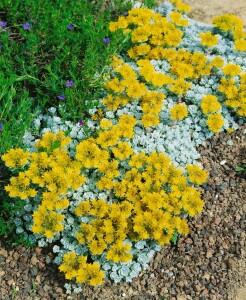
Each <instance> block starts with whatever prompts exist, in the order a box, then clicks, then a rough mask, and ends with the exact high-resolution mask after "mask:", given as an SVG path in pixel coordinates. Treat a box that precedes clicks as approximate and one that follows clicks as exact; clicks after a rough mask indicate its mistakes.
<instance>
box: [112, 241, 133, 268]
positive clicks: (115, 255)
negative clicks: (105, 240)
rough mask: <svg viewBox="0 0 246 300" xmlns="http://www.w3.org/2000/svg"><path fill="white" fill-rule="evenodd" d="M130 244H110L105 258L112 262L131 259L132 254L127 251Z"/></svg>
mask: <svg viewBox="0 0 246 300" xmlns="http://www.w3.org/2000/svg"><path fill="white" fill-rule="evenodd" d="M130 249H131V246H130V245H129V244H123V242H118V243H117V244H113V245H111V246H110V248H109V250H108V252H107V254H106V258H107V259H108V260H111V261H113V262H116V263H117V262H120V261H122V262H128V261H130V260H131V259H132V254H130V253H129V251H130Z"/></svg>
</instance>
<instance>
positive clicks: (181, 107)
mask: <svg viewBox="0 0 246 300" xmlns="http://www.w3.org/2000/svg"><path fill="white" fill-rule="evenodd" d="M170 115H171V119H172V120H179V121H181V120H183V119H184V118H185V117H187V116H188V109H187V106H186V105H185V104H175V105H174V107H173V108H171V109H170Z"/></svg>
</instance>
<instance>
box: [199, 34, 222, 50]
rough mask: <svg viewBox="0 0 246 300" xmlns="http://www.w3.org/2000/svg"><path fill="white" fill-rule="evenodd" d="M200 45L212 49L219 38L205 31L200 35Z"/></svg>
mask: <svg viewBox="0 0 246 300" xmlns="http://www.w3.org/2000/svg"><path fill="white" fill-rule="evenodd" d="M200 38H201V44H202V45H203V46H207V47H213V46H214V45H216V44H217V43H218V40H219V37H218V36H217V35H213V34H212V33H211V31H206V32H202V33H200Z"/></svg>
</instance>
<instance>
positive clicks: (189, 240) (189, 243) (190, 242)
mask: <svg viewBox="0 0 246 300" xmlns="http://www.w3.org/2000/svg"><path fill="white" fill-rule="evenodd" d="M185 243H186V244H188V245H192V244H193V241H192V239H191V238H187V239H186V240H185Z"/></svg>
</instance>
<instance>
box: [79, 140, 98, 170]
mask: <svg viewBox="0 0 246 300" xmlns="http://www.w3.org/2000/svg"><path fill="white" fill-rule="evenodd" d="M76 152H77V153H76V159H77V160H78V161H80V162H81V164H82V166H84V167H86V168H92V167H95V166H97V165H98V157H99V155H100V149H99V147H98V146H97V145H96V144H95V142H94V140H93V139H88V140H84V141H82V142H80V143H79V144H78V145H77V146H76Z"/></svg>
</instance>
